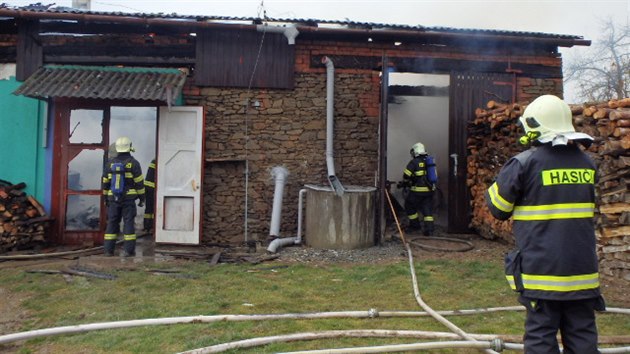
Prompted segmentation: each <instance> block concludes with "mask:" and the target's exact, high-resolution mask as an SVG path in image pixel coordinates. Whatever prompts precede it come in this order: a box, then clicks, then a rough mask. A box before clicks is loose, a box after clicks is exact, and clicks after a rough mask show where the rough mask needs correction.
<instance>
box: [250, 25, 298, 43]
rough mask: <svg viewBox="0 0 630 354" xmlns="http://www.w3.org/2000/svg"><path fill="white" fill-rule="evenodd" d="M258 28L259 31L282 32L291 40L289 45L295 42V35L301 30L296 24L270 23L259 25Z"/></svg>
mask: <svg viewBox="0 0 630 354" xmlns="http://www.w3.org/2000/svg"><path fill="white" fill-rule="evenodd" d="M256 30H257V31H258V32H272V33H282V34H284V36H285V37H287V40H288V41H289V45H294V44H295V37H297V36H298V34H300V31H298V29H297V28H296V27H295V25H288V26H269V25H266V24H265V25H257V26H256Z"/></svg>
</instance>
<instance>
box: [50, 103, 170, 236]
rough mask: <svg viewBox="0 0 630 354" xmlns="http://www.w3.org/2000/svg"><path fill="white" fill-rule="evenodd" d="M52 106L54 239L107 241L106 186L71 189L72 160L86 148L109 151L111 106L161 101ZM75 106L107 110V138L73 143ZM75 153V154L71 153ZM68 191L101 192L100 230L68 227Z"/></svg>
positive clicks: (105, 113)
mask: <svg viewBox="0 0 630 354" xmlns="http://www.w3.org/2000/svg"><path fill="white" fill-rule="evenodd" d="M49 103H50V110H51V112H52V117H53V119H54V124H53V125H54V132H53V169H52V176H51V186H52V188H51V199H50V200H51V216H52V217H53V218H54V219H55V222H54V226H53V227H52V228H51V234H50V239H51V241H52V242H53V243H55V244H64V245H76V244H81V245H84V244H91V245H101V244H103V233H104V231H105V226H106V220H107V212H106V210H105V204H104V199H103V198H102V190H101V189H100V188H99V189H98V190H91V191H82V192H80V193H76V192H72V191H68V188H67V185H68V169H67V167H68V163H69V162H70V161H71V160H72V158H74V157H75V156H76V155H78V153H79V152H80V151H82V150H84V149H91V150H101V149H102V150H104V151H107V150H108V148H109V145H110V143H111V142H110V139H109V138H110V137H109V126H110V111H111V107H114V106H116V107H156V109H157V107H159V106H160V105H163V103H162V102H159V101H118V100H97V99H64V98H53V99H51V100H50V102H49ZM75 109H98V110H103V112H104V117H103V125H102V126H103V132H102V134H103V138H102V141H101V142H100V143H93V144H70V141H69V133H70V112H71V111H72V110H75ZM71 155H72V156H71ZM68 195H99V196H101V201H100V215H99V229H98V230H66V222H65V219H66V207H67V202H66V198H67V196H68Z"/></svg>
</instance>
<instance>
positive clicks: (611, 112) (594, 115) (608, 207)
mask: <svg viewBox="0 0 630 354" xmlns="http://www.w3.org/2000/svg"><path fill="white" fill-rule="evenodd" d="M580 108H581V109H582V112H580V113H577V112H578V111H579V109H580ZM572 110H573V111H574V116H573V119H574V122H575V125H576V129H577V130H580V131H583V132H585V133H587V134H590V135H591V136H593V137H594V138H595V141H596V143H595V144H593V147H591V149H589V153H590V154H591V156H592V157H593V159H594V160H595V161H596V163H597V166H598V175H599V182H598V184H597V193H598V199H599V200H598V206H599V215H598V218H597V238H598V253H599V258H600V271H601V272H602V273H603V274H605V275H608V276H612V277H614V278H622V279H626V280H630V193H629V192H628V185H629V184H630V182H629V181H630V98H625V99H622V100H612V101H609V102H604V103H599V104H585V105H583V106H581V107H572ZM576 113H577V114H576Z"/></svg>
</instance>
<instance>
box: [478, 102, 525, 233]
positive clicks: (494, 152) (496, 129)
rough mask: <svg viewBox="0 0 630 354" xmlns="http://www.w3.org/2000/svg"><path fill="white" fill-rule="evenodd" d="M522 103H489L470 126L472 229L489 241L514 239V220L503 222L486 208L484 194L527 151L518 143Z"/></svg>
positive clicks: (479, 109)
mask: <svg viewBox="0 0 630 354" xmlns="http://www.w3.org/2000/svg"><path fill="white" fill-rule="evenodd" d="M523 109H524V107H523V106H522V105H521V104H517V103H515V104H509V105H508V104H500V103H497V102H495V101H489V102H488V104H487V105H486V108H477V109H476V110H475V119H474V120H473V122H472V124H470V125H469V127H468V141H467V142H466V144H467V147H468V152H469V154H468V159H467V175H468V178H467V180H466V184H467V185H468V188H469V190H470V195H471V201H470V203H471V210H472V214H473V215H472V221H471V225H470V227H472V228H473V229H476V230H477V231H478V232H479V234H480V235H482V236H483V237H485V238H489V239H497V238H498V239H503V240H507V241H511V240H512V221H511V220H507V221H499V220H497V219H495V218H494V217H492V215H491V214H490V211H489V210H488V208H487V207H486V202H485V197H484V192H485V191H486V190H487V189H488V187H490V185H491V184H492V183H493V182H494V178H495V177H496V175H497V172H498V171H499V169H500V168H501V166H503V164H505V162H506V161H507V160H508V159H509V158H510V157H512V156H514V155H516V154H518V153H519V152H521V151H523V148H522V146H520V145H519V144H518V141H517V139H518V136H519V134H518V126H517V123H518V117H520V116H521V114H522V112H523Z"/></svg>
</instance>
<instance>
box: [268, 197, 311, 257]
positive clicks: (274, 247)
mask: <svg viewBox="0 0 630 354" xmlns="http://www.w3.org/2000/svg"><path fill="white" fill-rule="evenodd" d="M306 191H307V189H300V195H299V201H298V226H297V237H286V238H277V239H275V240H273V241H271V243H270V244H269V247H267V251H268V252H271V253H276V252H278V249H279V248H280V247H284V246H288V245H292V244H295V245H299V244H300V243H302V209H303V205H304V193H306Z"/></svg>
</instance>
